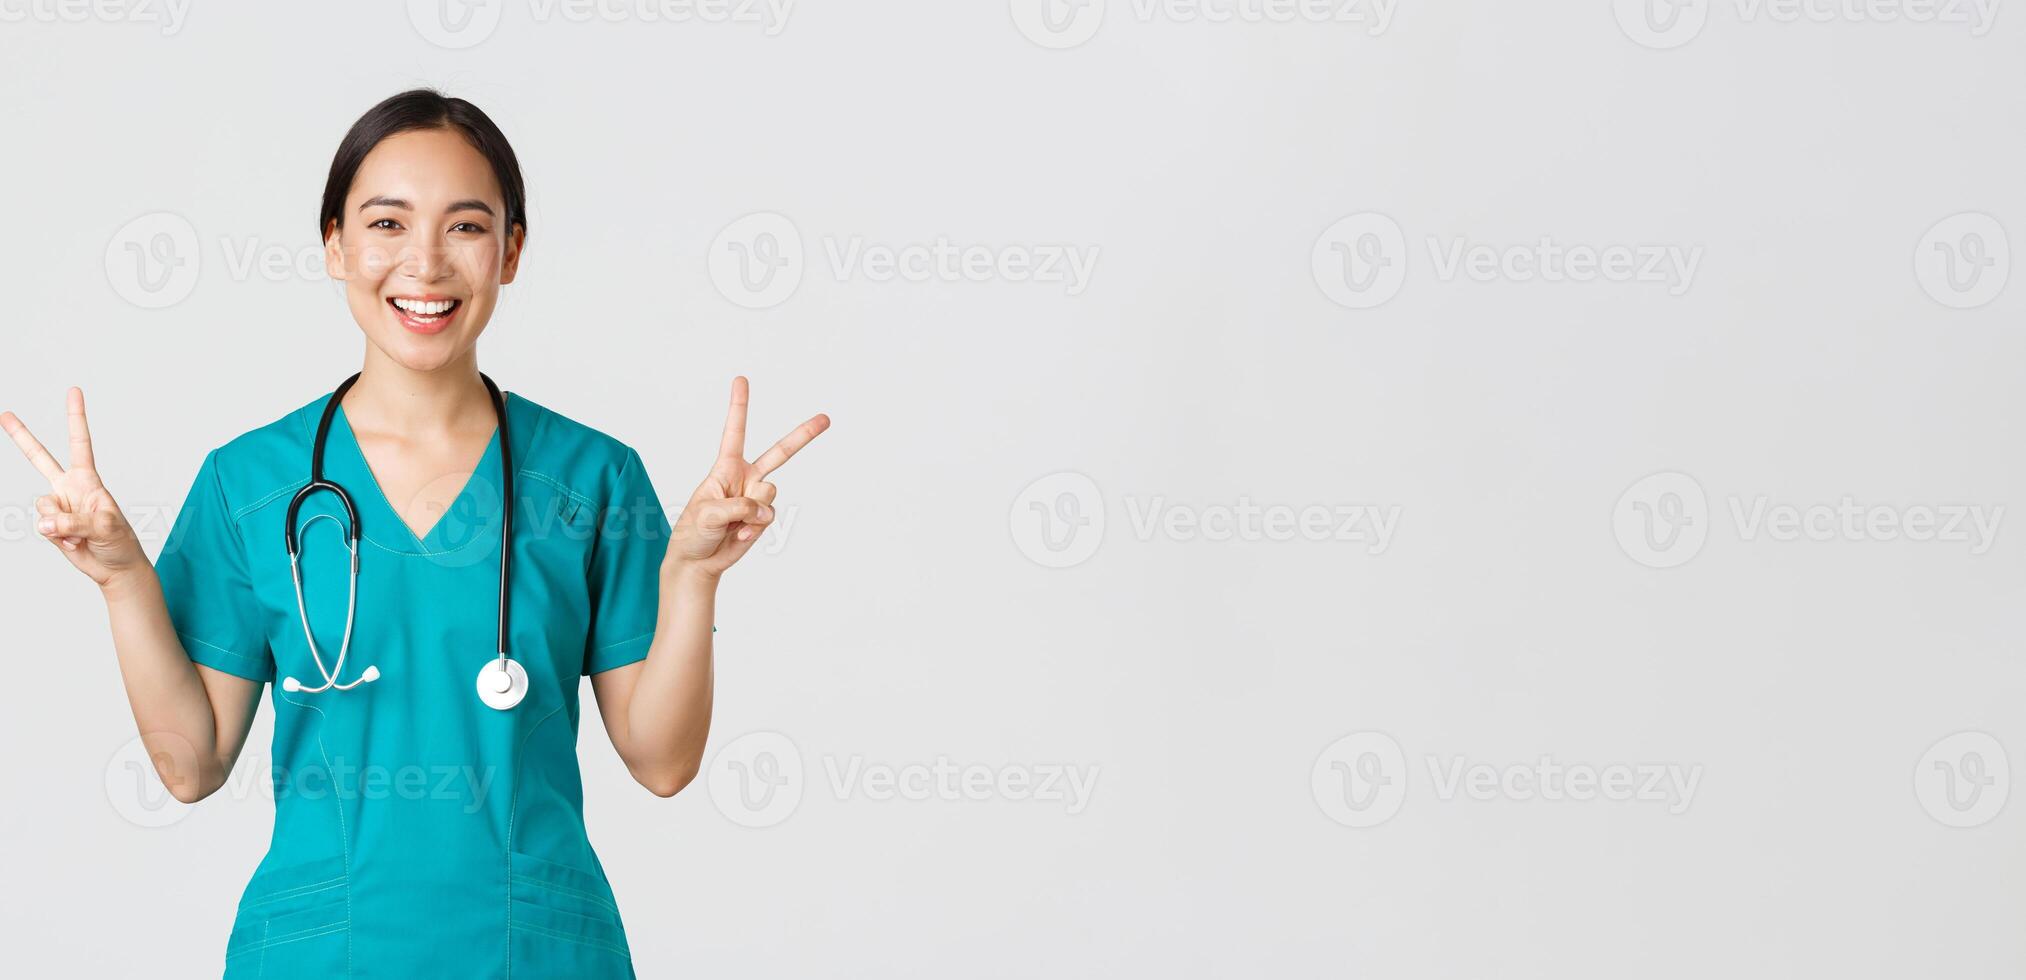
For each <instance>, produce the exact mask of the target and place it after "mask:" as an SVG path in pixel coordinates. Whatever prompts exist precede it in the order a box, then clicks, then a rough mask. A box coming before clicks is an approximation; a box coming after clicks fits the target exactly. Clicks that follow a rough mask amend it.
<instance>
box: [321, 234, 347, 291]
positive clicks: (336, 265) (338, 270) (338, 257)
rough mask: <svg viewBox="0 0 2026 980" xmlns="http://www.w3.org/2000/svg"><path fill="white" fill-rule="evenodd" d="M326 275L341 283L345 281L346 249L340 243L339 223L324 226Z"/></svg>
mask: <svg viewBox="0 0 2026 980" xmlns="http://www.w3.org/2000/svg"><path fill="white" fill-rule="evenodd" d="M324 275H327V276H330V277H331V278H332V279H335V280H337V281H339V282H343V281H345V279H346V278H347V277H348V274H347V273H346V271H345V249H344V246H343V245H341V244H339V241H338V223H337V222H336V221H332V222H331V223H329V224H327V225H325V226H324Z"/></svg>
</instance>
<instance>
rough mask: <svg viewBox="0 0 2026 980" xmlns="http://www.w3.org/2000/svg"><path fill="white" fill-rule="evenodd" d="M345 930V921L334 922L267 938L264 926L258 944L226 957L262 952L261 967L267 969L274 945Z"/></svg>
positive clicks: (284, 944) (282, 944) (227, 954)
mask: <svg viewBox="0 0 2026 980" xmlns="http://www.w3.org/2000/svg"><path fill="white" fill-rule="evenodd" d="M343 931H345V924H344V923H342V922H333V923H331V924H330V925H327V926H317V927H316V928H314V929H304V930H302V931H301V932H290V933H283V934H282V935H279V936H276V937H274V939H272V940H269V939H267V938H265V929H264V928H263V930H262V939H261V941H260V942H259V943H258V944H255V945H247V946H242V947H240V948H239V951H238V952H232V953H226V954H225V958H226V959H228V960H229V959H231V958H233V957H235V956H244V955H246V954H248V953H256V952H257V953H259V954H260V962H261V967H262V969H265V968H266V966H267V951H268V950H269V949H270V948H272V947H275V946H286V945H288V944H290V943H299V942H302V941H303V940H305V939H315V938H317V937H319V936H330V935H335V934H337V933H340V932H343Z"/></svg>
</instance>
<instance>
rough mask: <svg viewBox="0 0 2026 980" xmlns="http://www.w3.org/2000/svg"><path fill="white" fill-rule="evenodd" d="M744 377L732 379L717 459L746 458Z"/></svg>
mask: <svg viewBox="0 0 2026 980" xmlns="http://www.w3.org/2000/svg"><path fill="white" fill-rule="evenodd" d="M746 392H747V388H746V376H745V375H743V374H742V375H739V376H738V377H736V378H733V379H732V407H731V408H729V409H726V410H725V435H724V438H723V439H721V440H719V442H718V458H719V459H726V458H730V459H737V460H743V459H745V458H746Z"/></svg>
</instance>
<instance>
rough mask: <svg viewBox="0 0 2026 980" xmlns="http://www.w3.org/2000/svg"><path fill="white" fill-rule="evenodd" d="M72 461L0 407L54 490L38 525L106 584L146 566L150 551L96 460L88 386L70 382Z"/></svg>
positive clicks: (41, 501) (0, 420)
mask: <svg viewBox="0 0 2026 980" xmlns="http://www.w3.org/2000/svg"><path fill="white" fill-rule="evenodd" d="M69 401H70V466H69V467H67V468H66V467H64V466H61V465H59V464H58V463H57V462H56V457H54V456H51V455H50V454H49V450H47V449H44V448H42V443H40V442H38V441H36V439H35V436H33V435H31V434H30V433H29V431H28V427H27V426H25V425H22V424H21V420H20V419H18V418H15V417H14V413H13V412H0V429H5V430H6V431H7V435H8V436H9V437H11V438H12V439H13V440H14V444H15V445H16V446H19V447H21V453H22V455H24V456H27V457H28V461H29V462H30V463H33V464H34V465H35V468H36V469H38V470H41V471H42V475H43V476H46V477H48V478H49V493H48V494H47V495H45V496H41V497H37V498H35V526H36V529H37V530H38V531H40V532H41V533H42V536H43V537H45V538H47V539H49V543H50V544H53V545H56V546H57V547H58V549H59V550H61V551H62V552H63V556H64V557H65V558H68V559H70V563H71V564H72V565H74V566H76V567H77V569H78V571H81V572H83V573H85V574H86V575H89V576H91V580H92V581H94V582H97V583H98V584H99V586H100V587H101V588H103V587H104V586H105V585H106V583H108V582H110V581H112V579H113V576H115V575H118V574H120V573H122V572H126V571H128V570H130V569H133V568H136V567H141V566H145V565H146V564H147V563H148V556H147V553H146V552H145V551H143V550H141V541H140V539H139V538H138V537H136V536H135V535H134V529H133V527H132V526H130V525H129V524H128V523H127V518H126V515H125V514H122V513H120V507H119V504H116V503H114V502H113V495H112V494H110V493H108V492H106V488H105V484H103V483H100V482H99V478H98V470H97V468H96V466H95V465H94V463H93V461H92V452H91V426H90V425H89V424H87V423H86V422H85V417H84V392H83V391H81V390H79V389H77V388H74V387H73V388H71V389H70V392H69Z"/></svg>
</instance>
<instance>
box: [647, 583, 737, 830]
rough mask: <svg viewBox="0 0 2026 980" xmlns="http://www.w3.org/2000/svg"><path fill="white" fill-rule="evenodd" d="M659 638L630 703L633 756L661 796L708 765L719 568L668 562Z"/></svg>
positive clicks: (657, 626) (656, 632) (658, 617)
mask: <svg viewBox="0 0 2026 980" xmlns="http://www.w3.org/2000/svg"><path fill="white" fill-rule="evenodd" d="M660 579H661V581H660V588H661V595H660V609H659V611H658V613H657V614H656V622H655V629H654V642H653V644H652V645H651V646H650V647H649V648H648V653H647V660H646V663H645V664H644V665H643V666H642V669H641V671H640V674H639V676H638V677H637V678H636V679H635V681H634V684H633V689H632V692H631V695H630V697H629V698H628V700H627V707H626V745H627V749H628V751H627V752H626V762H627V766H628V768H629V769H631V770H632V771H633V774H634V777H635V778H637V779H639V780H640V782H641V783H642V784H644V785H646V786H647V787H648V788H649V789H650V790H652V791H654V792H655V794H656V795H659V796H672V795H674V794H675V793H676V792H677V791H679V790H681V789H682V787H684V786H686V785H688V783H689V781H690V780H691V779H693V778H695V776H696V773H697V769H698V768H699V767H700V766H701V765H702V761H703V750H704V743H705V742H706V741H707V740H708V739H709V737H710V723H711V690H712V684H713V679H712V664H711V623H712V621H713V620H714V619H715V618H716V614H715V609H716V605H717V582H718V579H717V577H716V576H715V575H711V574H707V573H703V572H699V571H696V570H695V569H693V568H690V567H688V566H686V565H683V564H680V563H670V564H668V565H664V566H663V568H662V570H661V575H660Z"/></svg>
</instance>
